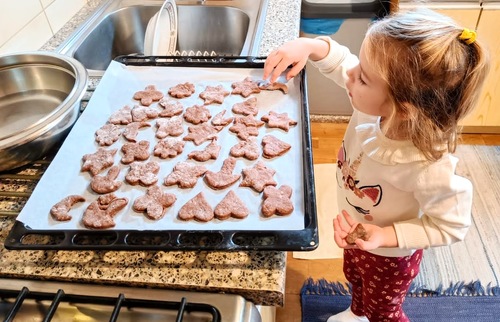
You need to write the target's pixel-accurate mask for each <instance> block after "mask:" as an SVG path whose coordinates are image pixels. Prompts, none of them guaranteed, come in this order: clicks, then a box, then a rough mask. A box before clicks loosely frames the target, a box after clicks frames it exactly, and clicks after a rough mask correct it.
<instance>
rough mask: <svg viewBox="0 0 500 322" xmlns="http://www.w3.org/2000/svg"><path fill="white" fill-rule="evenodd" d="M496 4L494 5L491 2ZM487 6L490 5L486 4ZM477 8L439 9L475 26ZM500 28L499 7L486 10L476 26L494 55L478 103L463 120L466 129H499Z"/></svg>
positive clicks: (467, 130) (476, 131)
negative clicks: (498, 35)
mask: <svg viewBox="0 0 500 322" xmlns="http://www.w3.org/2000/svg"><path fill="white" fill-rule="evenodd" d="M492 6H493V5H492ZM485 7H487V5H485ZM479 8H480V7H479V4H478V5H477V8H467V9H459V8H449V9H448V8H446V9H436V11H438V12H441V13H443V14H445V15H447V16H450V17H451V18H453V19H455V20H456V21H457V22H458V23H460V24H461V25H463V26H464V27H468V28H471V29H473V28H475V26H476V23H477V19H478V16H479ZM499 29H500V11H499V10H495V9H487V8H485V9H484V10H483V13H482V15H481V19H480V21H479V24H478V27H477V33H478V37H479V38H480V39H481V40H482V41H483V42H484V43H485V44H486V46H487V48H488V50H489V51H490V56H491V70H490V73H489V75H488V77H487V79H486V84H485V86H484V88H483V89H482V92H481V97H480V99H479V105H478V107H477V108H476V109H475V110H474V111H473V112H472V113H471V114H469V115H468V116H467V117H466V118H465V119H464V120H462V122H461V123H460V124H461V125H462V126H463V132H465V133H500V109H499V108H497V107H498V106H499V104H500V97H499V94H500V88H499V86H500V82H499V79H500V69H499V65H500V58H499V56H498V55H499V54H500V38H498V37H497V36H496V35H495V34H496V33H497V31H498V30H499Z"/></svg>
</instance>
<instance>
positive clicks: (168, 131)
mask: <svg viewBox="0 0 500 322" xmlns="http://www.w3.org/2000/svg"><path fill="white" fill-rule="evenodd" d="M182 133H184V127H183V126H182V118H181V117H180V116H175V117H172V118H168V119H157V120H156V137H157V138H159V139H164V138H166V137H167V136H179V135H181V134H182Z"/></svg>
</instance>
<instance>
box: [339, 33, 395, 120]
mask: <svg viewBox="0 0 500 322" xmlns="http://www.w3.org/2000/svg"><path fill="white" fill-rule="evenodd" d="M364 46H365V42H363V44H362V45H361V51H360V53H359V64H358V65H357V66H355V67H354V68H352V69H349V70H348V71H347V76H348V77H349V79H348V81H347V84H346V87H347V90H348V92H349V97H350V98H351V102H352V105H353V106H354V107H355V108H356V109H357V110H359V111H361V112H363V113H365V114H369V115H374V116H382V117H388V116H390V115H391V112H392V107H391V104H390V100H389V95H388V92H389V91H388V88H387V84H386V83H385V81H384V80H383V79H382V78H381V77H380V76H379V75H378V74H377V73H376V72H375V71H374V70H373V69H372V68H371V66H370V64H369V63H368V61H367V59H366V51H365V49H364Z"/></svg>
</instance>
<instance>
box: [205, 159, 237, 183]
mask: <svg viewBox="0 0 500 322" xmlns="http://www.w3.org/2000/svg"><path fill="white" fill-rule="evenodd" d="M235 167H236V159H235V158H232V157H229V158H227V159H226V160H224V162H223V163H222V168H221V169H220V171H219V172H212V171H210V170H208V171H207V172H206V173H205V182H206V183H207V185H208V186H209V187H210V188H212V189H216V190H220V189H225V188H227V187H229V186H231V185H232V184H234V183H235V182H236V181H238V180H240V178H241V174H233V171H234V168H235Z"/></svg>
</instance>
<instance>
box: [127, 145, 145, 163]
mask: <svg viewBox="0 0 500 322" xmlns="http://www.w3.org/2000/svg"><path fill="white" fill-rule="evenodd" d="M122 152H123V156H122V163H123V164H129V163H132V162H134V161H145V160H147V159H149V141H146V140H142V141H139V142H137V143H135V142H129V143H125V144H123V145H122Z"/></svg>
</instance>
